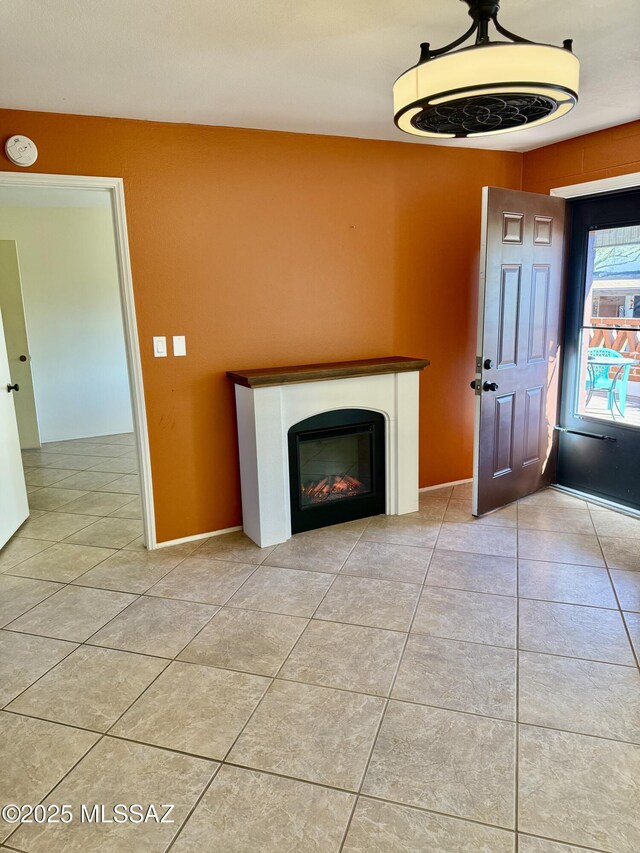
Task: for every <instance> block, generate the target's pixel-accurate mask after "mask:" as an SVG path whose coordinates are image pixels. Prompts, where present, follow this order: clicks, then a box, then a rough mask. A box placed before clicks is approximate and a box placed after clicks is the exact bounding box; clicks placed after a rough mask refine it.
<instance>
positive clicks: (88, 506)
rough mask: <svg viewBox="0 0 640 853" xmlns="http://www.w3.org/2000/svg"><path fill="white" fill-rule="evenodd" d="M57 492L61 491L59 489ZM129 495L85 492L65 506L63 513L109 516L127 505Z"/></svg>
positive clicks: (129, 498)
mask: <svg viewBox="0 0 640 853" xmlns="http://www.w3.org/2000/svg"><path fill="white" fill-rule="evenodd" d="M59 491H63V490H62V489H60V490H59ZM130 500H131V495H118V494H112V493H111V492H85V493H84V496H81V497H80V498H79V499H78V500H74V501H72V502H71V503H69V504H67V505H66V506H65V512H79V513H82V514H83V515H98V516H103V515H110V514H111V513H112V512H113V511H114V510H117V509H118V507H121V506H124V504H127V503H129V501H130Z"/></svg>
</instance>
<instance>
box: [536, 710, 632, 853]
mask: <svg viewBox="0 0 640 853" xmlns="http://www.w3.org/2000/svg"><path fill="white" fill-rule="evenodd" d="M639 778H640V746H633V745H630V744H627V743H616V742H615V741H611V740H604V739H602V738H594V737H587V736H585V735H579V734H569V733H567V732H556V731H551V730H550V729H543V728H534V727H530V726H521V727H520V760H519V780H520V791H519V824H520V829H521V830H522V831H523V832H529V833H531V834H534V835H542V836H546V837H547V838H554V839H557V840H559V841H566V842H568V843H570V844H582V845H586V846H589V847H596V848H599V849H604V850H609V851H615V853H637V851H638V850H640V823H638V819H637V818H638V779H639Z"/></svg>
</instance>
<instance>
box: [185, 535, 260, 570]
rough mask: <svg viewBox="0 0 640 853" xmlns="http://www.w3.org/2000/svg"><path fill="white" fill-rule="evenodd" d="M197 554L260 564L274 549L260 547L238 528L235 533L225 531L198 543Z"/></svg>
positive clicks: (217, 558)
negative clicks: (220, 534)
mask: <svg viewBox="0 0 640 853" xmlns="http://www.w3.org/2000/svg"><path fill="white" fill-rule="evenodd" d="M196 546H199V547H198V550H197V554H198V556H202V557H205V556H206V557H212V558H214V559H216V560H234V561H237V562H238V563H251V564H252V565H259V564H260V563H262V562H263V561H264V560H265V559H266V558H267V557H268V556H269V554H270V553H271V552H272V551H273V550H274V547H275V546H272V547H270V548H259V547H258V546H257V545H256V543H255V542H252V541H251V539H249V537H248V536H245V534H244V533H243V532H242V531H241V530H238V531H236V532H235V533H225V534H223V535H222V536H211V537H210V538H209V539H205V540H204V542H203V543H202V544H201V545H200V543H196Z"/></svg>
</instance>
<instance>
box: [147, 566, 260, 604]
mask: <svg viewBox="0 0 640 853" xmlns="http://www.w3.org/2000/svg"><path fill="white" fill-rule="evenodd" d="M255 569H256V566H247V565H245V564H244V563H232V562H231V561H230V560H229V561H225V560H213V559H206V558H202V557H187V559H186V560H184V561H183V562H182V563H180V564H179V565H178V566H177V567H176V568H175V569H172V570H171V571H170V572H169V574H168V575H165V576H164V577H163V578H162V580H160V581H158V583H157V584H155V586H152V587H151V589H150V590H149V592H148V594H149V595H158V596H160V597H161V598H181V599H184V600H185V601H201V602H203V603H204V604H226V603H227V601H228V600H229V599H230V598H231V596H232V595H233V593H234V592H236V590H237V589H238V588H239V587H241V586H242V584H243V583H244V582H245V581H246V580H247V578H249V577H251V575H252V574H253V572H254V571H255Z"/></svg>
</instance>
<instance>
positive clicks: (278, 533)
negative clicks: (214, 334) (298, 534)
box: [236, 370, 419, 548]
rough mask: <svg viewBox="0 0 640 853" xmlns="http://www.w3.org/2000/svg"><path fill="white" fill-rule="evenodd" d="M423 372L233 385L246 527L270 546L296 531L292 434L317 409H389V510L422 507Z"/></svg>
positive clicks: (258, 541) (396, 512) (392, 512)
mask: <svg viewBox="0 0 640 853" xmlns="http://www.w3.org/2000/svg"><path fill="white" fill-rule="evenodd" d="M418 380H419V372H418V370H411V371H406V372H400V373H385V374H381V375H366V376H351V377H348V378H332V379H326V380H322V381H314V382H309V381H303V382H295V383H291V382H290V381H288V382H286V383H283V384H281V385H269V386H266V387H253V388H251V387H245V386H243V385H239V384H237V385H236V408H237V418H238V442H239V449H240V478H241V485H242V517H243V527H244V532H245V533H246V534H247V536H248V537H249V538H250V539H252V540H253V541H254V542H255V543H256V544H257V545H260V546H261V547H263V548H264V547H267V546H270V545H278V544H279V543H281V542H286V541H287V539H289V538H290V537H291V504H290V491H289V453H288V432H289V429H290V427H292V426H293V425H294V424H297V423H299V422H300V421H302V420H305V419H306V418H310V417H312V416H313V415H319V414H321V413H323V412H331V411H335V410H336V409H368V410H371V411H373V412H380V413H381V414H382V415H384V418H385V422H386V428H385V442H386V454H385V456H386V514H387V515H403V514H405V513H408V512H415V511H416V510H417V509H418Z"/></svg>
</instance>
